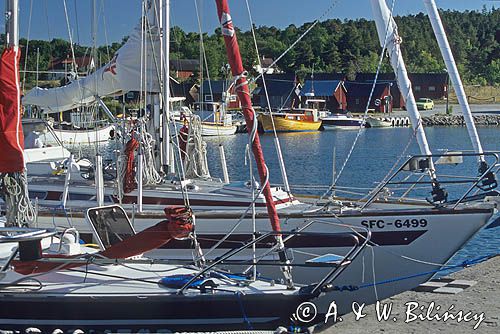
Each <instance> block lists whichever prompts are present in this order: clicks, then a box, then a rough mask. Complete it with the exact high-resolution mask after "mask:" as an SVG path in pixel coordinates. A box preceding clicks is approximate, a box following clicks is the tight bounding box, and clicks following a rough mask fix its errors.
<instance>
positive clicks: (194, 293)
mask: <svg viewBox="0 0 500 334" xmlns="http://www.w3.org/2000/svg"><path fill="white" fill-rule="evenodd" d="M217 5H218V8H219V10H220V13H221V14H220V15H221V16H225V17H227V16H228V15H229V11H228V8H227V3H225V1H218V2H217ZM7 12H8V13H10V14H11V15H10V16H8V18H7V20H8V25H9V27H11V29H12V30H8V31H7V36H8V40H9V41H10V42H9V47H8V48H6V49H5V50H4V53H3V55H2V58H1V62H0V87H1V88H2V90H1V92H0V106H1V110H0V111H1V113H0V115H1V116H2V117H3V118H4V119H8V120H9V121H11V122H5V123H2V124H1V125H2V127H1V128H0V130H1V131H0V134H1V135H2V136H3V137H5V139H7V140H6V141H5V142H2V144H3V145H4V146H5V147H4V148H5V149H9V150H11V152H12V153H13V154H12V155H9V156H7V155H3V156H2V158H1V159H0V171H1V172H2V173H22V171H23V170H24V168H25V166H24V164H23V155H22V150H23V148H22V131H21V128H20V118H21V113H20V93H19V92H20V90H19V81H18V80H17V78H18V68H17V66H18V59H19V57H18V52H19V49H18V45H17V1H16V0H9V1H7ZM13 36H14V38H13ZM240 63H241V61H240ZM247 116H248V114H247ZM249 125H251V122H250V123H249ZM10 130H13V131H10ZM253 149H254V152H256V153H258V152H259V151H260V152H261V148H260V146H259V143H258V140H257V141H256V140H255V139H254V144H253ZM256 155H257V154H256ZM257 157H258V158H259V156H257ZM260 158H261V159H262V156H260ZM257 163H258V164H259V166H260V170H261V171H264V166H265V162H264V161H263V160H259V159H257ZM96 172H97V173H100V172H101V171H99V170H97V171H96ZM264 187H265V190H264V193H265V196H266V197H267V198H270V196H272V195H271V191H270V188H269V184H268V183H267V184H266V183H264ZM12 209H13V208H12V207H8V211H11V210H12ZM267 209H268V211H269V212H273V211H274V210H275V208H274V205H273V202H272V201H269V202H268V206H267ZM13 213H14V214H16V215H18V214H19V213H20V212H19V211H15V210H14V212H13ZM165 218H166V219H165ZM86 221H87V222H88V224H89V225H90V227H91V228H92V230H93V237H94V240H95V242H96V243H97V244H98V249H96V248H95V247H91V246H92V245H81V244H80V242H79V241H80V235H79V232H78V230H76V229H75V228H68V229H64V230H63V231H62V232H61V233H58V231H56V230H54V229H43V228H30V227H25V226H23V227H21V225H25V224H28V223H31V222H28V221H25V220H22V221H19V220H17V219H12V217H11V215H10V214H8V215H7V221H6V226H5V227H1V228H0V261H1V266H0V289H1V290H2V308H1V309H0V331H23V332H27V331H43V332H60V331H63V332H65V331H76V330H83V331H89V332H90V331H98V332H106V331H110V332H123V331H127V332H128V331H134V332H141V331H155V332H160V331H161V332H163V331H167V332H174V331H175V332H188V331H189V332H192V331H216V330H243V329H249V330H253V331H254V330H275V329H277V328H278V327H281V326H285V328H288V327H290V328H293V330H294V332H300V331H301V328H302V327H303V326H310V325H313V324H315V323H317V322H319V321H321V318H320V317H318V318H316V319H314V318H313V319H305V320H304V319H303V318H301V315H300V314H299V313H298V312H299V311H300V306H301V305H302V304H303V303H304V302H306V303H310V302H311V301H314V300H316V299H317V297H318V296H320V295H325V293H327V292H328V291H329V287H330V286H331V285H332V284H333V282H334V280H335V278H336V277H338V275H339V274H340V273H341V272H342V271H344V270H345V268H347V267H348V266H349V264H350V263H351V262H352V261H353V260H354V259H355V258H356V256H357V255H358V254H359V253H360V251H361V249H362V248H363V247H365V246H366V245H367V244H368V242H369V240H370V235H369V233H368V234H366V235H365V236H363V237H362V238H361V237H360V236H358V235H357V234H354V233H346V234H344V235H342V236H343V237H344V238H346V239H348V240H350V243H349V246H350V250H349V251H348V252H346V253H345V254H344V256H337V257H335V259H332V257H331V256H327V257H326V258H325V257H321V256H319V257H318V256H313V257H312V258H311V260H310V261H309V262H305V263H303V264H300V265H301V266H302V267H303V268H305V267H308V268H310V269H322V270H325V269H327V273H326V274H325V275H324V276H323V278H322V279H321V280H319V281H317V282H315V283H310V284H304V285H300V286H296V285H295V284H294V282H293V281H292V280H291V279H290V276H289V275H285V278H286V284H281V283H278V281H277V280H276V279H271V280H269V281H268V280H261V279H257V277H256V276H257V275H256V273H255V272H254V273H253V274H245V273H243V274H235V273H234V272H230V271H228V270H226V269H224V268H222V265H223V266H224V267H227V266H231V265H233V266H234V265H236V266H249V267H250V268H255V267H256V266H257V265H259V264H260V263H262V264H266V265H272V266H280V267H282V268H283V272H284V273H285V272H289V270H290V267H292V266H293V265H299V264H298V263H297V262H294V263H289V262H288V261H285V259H286V256H285V255H284V254H285V253H284V252H285V251H286V249H285V247H286V246H287V244H288V243H289V242H293V240H294V239H295V238H296V237H298V236H300V235H301V234H303V233H301V232H294V233H290V232H284V231H281V230H280V224H279V220H278V219H277V216H275V215H273V219H272V220H271V222H272V227H273V232H269V233H265V234H263V235H261V236H257V235H254V237H252V238H251V239H249V240H248V241H245V242H243V243H241V244H240V245H239V247H236V248H235V249H233V250H231V251H230V252H227V253H226V254H225V255H223V256H221V257H220V258H218V259H216V260H207V259H205V258H204V256H203V253H202V250H201V249H200V248H199V246H197V245H198V243H197V241H196V234H195V233H194V225H195V218H194V216H193V214H192V211H191V210H190V209H189V207H185V206H184V207H167V208H166V209H165V217H164V220H163V221H160V222H159V223H157V224H155V225H154V226H151V227H150V228H147V229H145V230H143V231H141V232H139V233H136V232H135V229H134V228H133V226H132V224H131V223H130V221H129V220H128V217H127V215H126V213H125V211H124V210H123V209H122V208H121V207H120V206H116V205H114V206H104V207H97V208H89V209H88V210H87V211H86ZM318 236H319V235H318ZM323 236H325V235H323ZM339 236H341V235H335V237H339ZM186 239H190V240H191V241H192V242H193V245H194V249H193V251H194V253H193V256H192V260H190V261H181V260H179V261H175V260H162V259H151V258H144V257H142V255H141V254H143V253H145V252H148V251H151V250H153V249H155V248H157V247H159V246H162V245H164V244H166V243H169V242H171V241H172V240H186ZM256 245H259V248H262V246H263V245H267V246H268V247H266V248H268V249H267V250H265V251H264V253H263V254H262V253H257V252H254V255H253V256H252V257H249V258H246V259H245V258H243V259H242V258H241V257H238V256H239V255H240V253H242V251H244V250H246V249H248V248H250V249H251V248H254V246H256Z"/></svg>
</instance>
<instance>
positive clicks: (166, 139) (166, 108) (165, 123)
mask: <svg viewBox="0 0 500 334" xmlns="http://www.w3.org/2000/svg"><path fill="white" fill-rule="evenodd" d="M160 21H161V23H162V24H161V28H162V32H163V35H162V43H161V44H162V50H161V53H162V57H161V59H162V65H163V66H162V77H163V90H162V91H163V99H162V100H163V113H162V117H163V118H162V143H163V145H162V149H163V152H162V156H163V172H164V173H165V174H167V173H169V172H173V170H172V167H173V164H172V161H171V155H170V0H162V6H161V18H160Z"/></svg>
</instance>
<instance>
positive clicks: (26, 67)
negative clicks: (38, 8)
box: [22, 0, 33, 91]
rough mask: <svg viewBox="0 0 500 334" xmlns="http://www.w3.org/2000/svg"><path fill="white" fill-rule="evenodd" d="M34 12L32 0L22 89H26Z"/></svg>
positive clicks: (31, 0)
mask: <svg viewBox="0 0 500 334" xmlns="http://www.w3.org/2000/svg"><path fill="white" fill-rule="evenodd" d="M32 14H33V0H30V11H29V20H28V34H27V36H26V53H25V55H24V73H23V88H22V91H24V87H25V84H26V70H27V69H28V54H29V49H30V33H31V19H32Z"/></svg>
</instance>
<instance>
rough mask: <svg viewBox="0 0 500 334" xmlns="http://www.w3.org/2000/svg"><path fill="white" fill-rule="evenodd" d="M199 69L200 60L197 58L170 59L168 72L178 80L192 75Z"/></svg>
mask: <svg viewBox="0 0 500 334" xmlns="http://www.w3.org/2000/svg"><path fill="white" fill-rule="evenodd" d="M199 71H200V61H199V60H198V59H170V74H171V75H172V76H173V77H175V78H177V79H178V80H180V81H183V80H186V79H188V78H190V77H191V76H193V74H194V73H195V72H199Z"/></svg>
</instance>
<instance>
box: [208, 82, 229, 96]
mask: <svg viewBox="0 0 500 334" xmlns="http://www.w3.org/2000/svg"><path fill="white" fill-rule="evenodd" d="M229 84H230V83H228V82H227V81H226V80H205V81H203V85H202V88H203V91H204V94H209V93H210V89H211V90H212V94H222V93H224V92H225V91H226V90H227V88H228V87H229Z"/></svg>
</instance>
